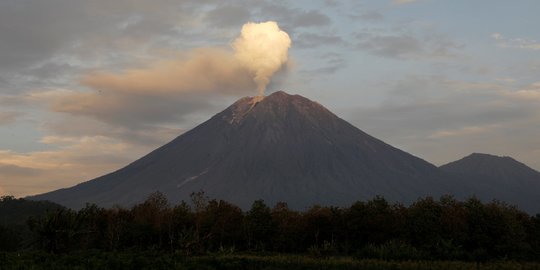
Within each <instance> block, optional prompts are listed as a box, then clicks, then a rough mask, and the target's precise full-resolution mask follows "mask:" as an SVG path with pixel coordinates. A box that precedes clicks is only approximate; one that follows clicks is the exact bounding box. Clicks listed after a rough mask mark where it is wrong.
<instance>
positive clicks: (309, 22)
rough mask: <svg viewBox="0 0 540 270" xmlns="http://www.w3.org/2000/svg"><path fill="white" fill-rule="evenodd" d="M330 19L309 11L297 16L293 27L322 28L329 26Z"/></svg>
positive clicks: (294, 18) (314, 11)
mask: <svg viewBox="0 0 540 270" xmlns="http://www.w3.org/2000/svg"><path fill="white" fill-rule="evenodd" d="M330 22H331V20H330V18H329V17H328V16H326V15H324V14H322V13H320V12H318V11H316V10H309V11H305V12H301V13H299V14H296V16H295V17H293V25H294V26H296V27H321V26H326V25H329V24H330Z"/></svg>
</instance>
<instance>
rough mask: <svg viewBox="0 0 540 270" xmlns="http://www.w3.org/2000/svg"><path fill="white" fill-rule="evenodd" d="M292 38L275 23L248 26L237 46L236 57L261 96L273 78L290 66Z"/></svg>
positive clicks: (243, 29) (239, 38)
mask: <svg viewBox="0 0 540 270" xmlns="http://www.w3.org/2000/svg"><path fill="white" fill-rule="evenodd" d="M290 47H291V39H290V38H289V35H288V34H287V33H285V32H284V31H282V30H281V29H279V26H278V25H277V23H276V22H273V21H268V22H263V23H247V24H244V26H243V27H242V32H241V35H240V37H238V38H237V39H236V40H235V41H234V43H233V48H234V50H235V56H236V58H237V59H238V60H239V61H240V62H241V63H242V64H243V65H244V66H245V67H246V68H247V69H248V70H250V71H251V72H252V73H253V75H254V78H253V80H254V81H255V83H256V84H257V91H258V92H259V96H263V95H264V91H265V90H266V86H267V85H268V84H269V83H270V79H271V78H272V75H274V73H276V72H277V71H278V70H280V69H281V67H282V66H283V65H285V64H286V63H287V60H288V57H289V53H288V52H289V48H290Z"/></svg>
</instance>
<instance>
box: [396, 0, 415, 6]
mask: <svg viewBox="0 0 540 270" xmlns="http://www.w3.org/2000/svg"><path fill="white" fill-rule="evenodd" d="M415 2H418V0H392V4H394V5H405V4H412V3H415Z"/></svg>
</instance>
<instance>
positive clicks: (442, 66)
mask: <svg viewBox="0 0 540 270" xmlns="http://www.w3.org/2000/svg"><path fill="white" fill-rule="evenodd" d="M538 10H540V1H536V0H529V1H527V0H517V1H501V0H478V1H464V0H456V1H442V0H372V1H360V0H358V1H357V0H355V1H337V0H321V1H315V0H309V1H300V0H299V1H296V0H295V1H270V0H264V1H263V0H260V1H256V0H231V1H219V0H176V1H175V0H154V1H146V0H115V1H110V0H93V1H86V0H24V1H21V0H2V1H0V138H1V140H0V195H2V194H3V195H8V194H9V195H14V196H17V197H19V196H26V195H31V194H37V193H43V192H47V191H50V190H54V189H58V188H63V187H69V186H72V185H75V184H77V183H80V182H83V181H87V180H90V179H93V178H95V177H97V176H100V175H103V174H106V173H109V172H112V171H114V170H116V169H119V168H121V167H123V166H125V165H127V164H129V163H130V162H133V161H134V160H136V159H137V158H139V157H142V156H143V155H145V154H147V153H149V152H150V151H152V150H153V149H155V148H157V147H159V146H161V145H163V144H164V143H166V142H168V141H170V140H172V139H174V138H175V137H176V136H178V135H180V134H182V133H183V132H186V131H187V130H190V129H191V128H193V127H195V126H196V125H198V124H200V123H202V122H203V121H205V120H207V119H208V118H210V117H211V116H213V115H214V114H216V113H218V112H220V111H221V110H223V109H224V108H226V107H227V106H228V105H230V104H231V103H232V102H234V101H235V100H237V99H239V98H241V97H244V96H256V95H257V94H258V92H257V88H258V84H257V82H256V81H255V80H254V77H253V76H252V75H253V70H250V69H246V68H245V67H244V65H243V64H242V63H239V61H237V60H235V59H236V58H235V56H236V55H237V54H236V53H237V52H236V51H235V50H237V45H236V44H237V43H236V40H237V39H238V38H239V36H240V35H241V31H242V27H243V26H244V25H245V24H246V23H249V22H254V23H260V22H266V21H274V22H276V23H277V25H278V26H279V28H280V29H281V31H284V32H286V33H287V34H288V36H289V37H290V48H289V49H288V58H287V59H286V61H284V62H283V63H281V62H280V65H281V64H282V65H281V66H280V69H279V70H277V71H276V72H275V73H273V74H272V76H271V77H270V78H269V80H270V81H269V84H268V85H267V87H266V90H265V93H266V94H270V93H272V92H274V91H277V90H284V91H286V92H288V93H290V94H300V95H302V96H305V97H307V98H309V99H311V100H314V101H317V102H319V103H321V104H322V105H324V106H325V107H327V108H328V109H330V110H331V111H333V112H334V113H335V114H337V115H338V116H339V117H341V118H343V119H345V120H347V121H349V122H350V123H352V124H353V125H355V126H356V127H358V128H359V129H361V130H363V131H365V132H367V133H368V134H370V135H372V136H374V137H377V138H379V139H381V140H383V141H385V142H386V143H388V144H390V145H393V146H395V147H397V148H400V149H402V150H404V151H407V152H409V153H411V154H413V155H415V156H418V157H421V158H423V159H425V160H427V161H429V162H431V163H433V164H435V165H442V164H445V163H447V162H450V161H454V160H457V159H460V158H462V157H464V156H466V155H469V154H470V153H473V152H480V153H490V154H495V155H501V156H511V157H513V158H515V159H517V160H518V161H521V162H523V163H525V164H526V165H528V166H530V167H532V168H534V169H536V170H540V136H539V134H540V106H539V105H540V32H539V31H538V26H539V25H540V16H538V14H537V13H538ZM270 47H271V46H270ZM186 154H189V153H186Z"/></svg>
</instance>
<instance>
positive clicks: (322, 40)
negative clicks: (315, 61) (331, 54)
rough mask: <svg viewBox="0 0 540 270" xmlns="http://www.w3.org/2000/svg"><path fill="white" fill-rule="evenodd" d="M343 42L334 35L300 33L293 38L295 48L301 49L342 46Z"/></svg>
mask: <svg viewBox="0 0 540 270" xmlns="http://www.w3.org/2000/svg"><path fill="white" fill-rule="evenodd" d="M343 43H344V40H343V39H342V38H341V37H340V36H337V35H334V34H326V35H325V34H315V33H300V34H298V35H297V36H296V38H295V46H298V47H302V48H316V47H319V46H326V45H339V44H343Z"/></svg>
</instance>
